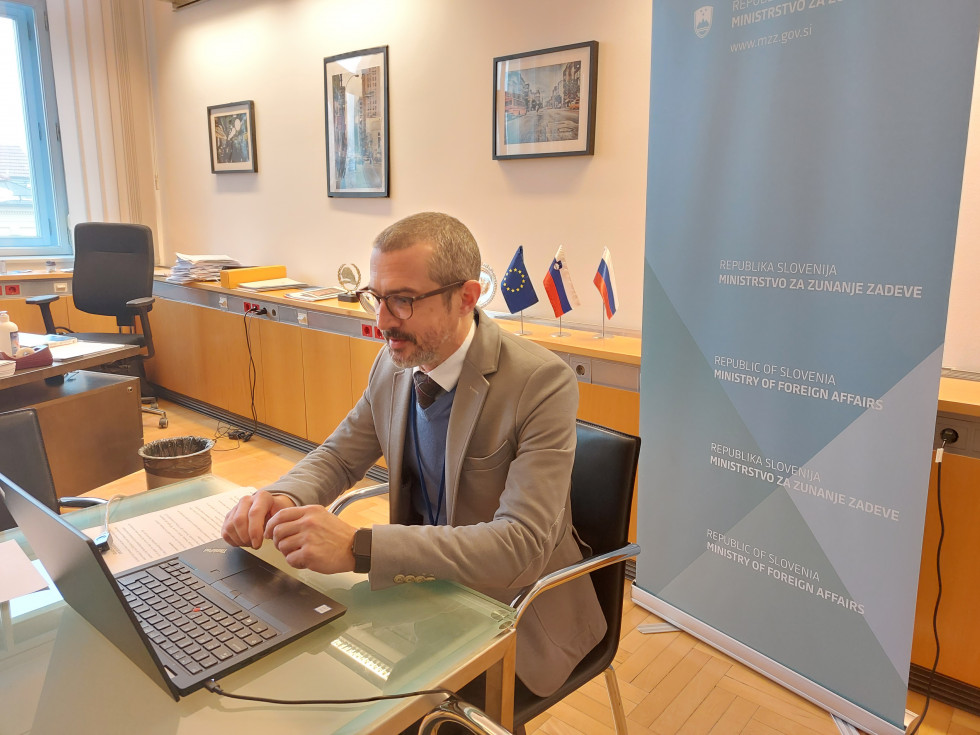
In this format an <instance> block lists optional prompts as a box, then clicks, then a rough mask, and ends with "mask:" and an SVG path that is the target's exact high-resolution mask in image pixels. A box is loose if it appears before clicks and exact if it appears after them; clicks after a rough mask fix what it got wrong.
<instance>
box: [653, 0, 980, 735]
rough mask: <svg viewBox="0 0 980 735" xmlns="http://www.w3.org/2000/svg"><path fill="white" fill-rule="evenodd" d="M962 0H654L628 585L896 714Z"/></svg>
mask: <svg viewBox="0 0 980 735" xmlns="http://www.w3.org/2000/svg"><path fill="white" fill-rule="evenodd" d="M978 25H980V3H978V2H977V0H942V1H930V2H924V1H923V0H836V1H835V0H791V1H790V0H787V1H783V0H728V1H727V2H719V3H715V4H713V5H706V4H705V3H704V0H657V1H656V2H655V3H654V9H653V40H652V67H651V102H650V106H651V112H650V144H649V168H648V171H649V173H648V188H647V232H646V256H645V280H644V297H643V352H642V370H641V414H640V427H641V433H642V435H643V454H642V456H641V460H640V490H639V492H640V498H639V511H638V513H639V517H638V529H639V530H638V535H639V542H640V545H641V546H642V547H643V554H642V555H641V556H640V558H639V559H638V563H637V580H636V586H635V587H634V592H633V596H634V599H636V600H637V601H638V602H639V603H640V604H642V605H644V606H646V607H648V608H650V609H652V610H653V611H654V612H657V613H658V614H660V615H662V616H664V617H665V618H667V619H669V620H671V621H673V622H675V623H677V624H679V625H680V626H681V627H682V628H685V629H687V630H689V631H691V632H693V633H694V634H695V635H697V636H699V637H701V638H703V639H705V640H707V641H708V642H710V643H712V644H713V645H715V646H717V647H719V648H721V649H723V650H725V651H727V652H729V653H731V654H732V655H734V656H735V657H737V658H739V659H740V660H743V661H746V662H747V663H749V664H750V665H752V666H753V667H755V668H757V669H758V670H760V671H762V672H763V673H765V674H767V675H769V676H771V677H772V678H774V679H776V680H778V681H781V682H782V683H784V684H786V685H787V686H789V687H791V688H793V689H795V690H796V691H798V692H800V693H801V694H803V695H804V696H807V697H809V698H810V699H812V700H813V701H815V702H817V703H818V704H821V705H823V706H825V707H826V708H827V709H829V710H831V711H833V712H835V713H837V714H839V715H841V716H842V717H843V718H845V719H847V720H850V721H851V722H853V723H854V724H856V725H857V726H859V727H861V728H862V729H865V730H867V731H869V732H874V733H899V732H902V731H903V720H904V713H905V700H906V694H907V685H908V673H909V659H910V652H911V642H912V624H913V617H914V613H915V595H916V585H917V581H918V573H919V555H920V551H921V546H922V530H923V522H924V518H925V506H926V496H927V487H928V479H929V464H930V461H931V449H932V437H933V429H934V425H935V416H936V407H937V397H938V391H939V377H940V370H941V359H942V351H943V339H944V330H945V323H946V309H947V303H948V296H949V284H950V275H951V270H952V263H953V246H954V241H955V235H956V223H957V215H958V211H959V204H960V186H961V181H962V175H963V164H964V155H965V150H966V137H967V127H968V123H969V115H970V101H971V93H972V87H973V77H974V70H975V66H976V60H977V35H978Z"/></svg>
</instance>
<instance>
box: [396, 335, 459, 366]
mask: <svg viewBox="0 0 980 735" xmlns="http://www.w3.org/2000/svg"><path fill="white" fill-rule="evenodd" d="M381 334H382V335H383V336H384V338H385V340H390V339H398V340H403V341H405V342H408V343H410V344H412V345H413V346H414V349H412V350H409V351H408V352H407V353H401V354H399V353H396V352H395V351H394V350H393V349H392V348H391V345H390V344H388V345H387V347H388V355H389V357H391V361H392V362H393V363H395V365H396V366H397V367H400V368H412V367H418V366H421V365H425V364H430V363H432V362H434V361H435V360H436V359H437V358H438V348H439V347H441V346H442V345H443V344H444V343H445V342H446V340H448V339H449V337H450V332H449V331H448V330H444V331H441V332H435V333H431V334H426V335H422V337H421V339H420V338H419V336H418V335H414V334H411V333H409V332H403V331H402V330H401V329H385V330H383V331H382V332H381Z"/></svg>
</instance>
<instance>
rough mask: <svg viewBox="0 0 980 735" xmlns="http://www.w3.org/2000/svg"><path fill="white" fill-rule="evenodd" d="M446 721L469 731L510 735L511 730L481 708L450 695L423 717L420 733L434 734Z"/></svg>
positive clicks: (486, 734) (422, 734) (489, 734)
mask: <svg viewBox="0 0 980 735" xmlns="http://www.w3.org/2000/svg"><path fill="white" fill-rule="evenodd" d="M445 722H455V723H456V724H457V725H459V726H460V727H462V728H463V729H465V730H468V731H469V732H475V733H483V735H510V730H507V729H505V728H504V727H503V726H502V725H498V724H497V723H496V722H494V721H493V720H491V719H490V718H489V717H488V716H487V714H486V713H485V712H483V711H482V710H481V709H479V708H477V707H474V706H473V705H472V704H468V703H467V702H464V701H463V700H461V699H456V698H455V697H450V698H449V699H447V700H446V701H445V702H443V703H442V704H440V705H439V706H438V707H436V708H435V709H434V710H432V712H430V713H429V714H427V715H426V716H425V717H423V718H422V724H421V725H419V735H433V734H434V733H437V732H438V731H439V728H440V727H441V726H442V724H443V723H445Z"/></svg>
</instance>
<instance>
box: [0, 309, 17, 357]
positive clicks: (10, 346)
mask: <svg viewBox="0 0 980 735" xmlns="http://www.w3.org/2000/svg"><path fill="white" fill-rule="evenodd" d="M19 347H20V337H19V335H18V334H17V325H16V324H14V323H13V322H12V321H10V315H9V314H7V312H5V311H0V352H6V353H7V354H8V355H10V356H11V357H13V356H14V355H15V354H16V353H17V349H18V348H19Z"/></svg>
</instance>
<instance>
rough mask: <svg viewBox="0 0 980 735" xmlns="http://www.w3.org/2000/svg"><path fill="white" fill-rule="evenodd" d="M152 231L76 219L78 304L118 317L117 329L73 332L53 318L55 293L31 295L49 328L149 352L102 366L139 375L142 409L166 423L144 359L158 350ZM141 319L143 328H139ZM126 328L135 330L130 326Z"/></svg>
mask: <svg viewBox="0 0 980 735" xmlns="http://www.w3.org/2000/svg"><path fill="white" fill-rule="evenodd" d="M153 261H154V254H153V233H152V232H151V231H150V228H149V227H145V226H144V225H134V224H126V223H117V222H80V223H79V224H77V225H75V266H74V269H73V271H72V298H73V299H74V302H75V307H76V308H77V309H79V310H80V311H84V312H86V313H88V314H98V315H101V316H111V317H115V319H116V327H117V332H85V333H79V332H72V331H71V330H70V329H68V328H66V327H59V326H57V325H56V324H55V323H54V318H53V317H52V315H51V304H52V303H53V302H55V301H57V300H58V299H59V298H60V297H59V296H58V295H56V294H50V295H45V296H34V297H32V298H29V299H27V303H28V304H35V305H37V306H38V307H39V308H40V309H41V318H42V319H43V320H44V329H45V331H47V333H48V334H59V333H60V334H68V333H72V334H74V335H75V336H76V337H77V338H78V339H79V340H84V341H89V342H105V343H108V344H121V345H134V346H137V347H143V348H145V349H146V352H145V353H144V354H140V355H137V356H136V357H132V358H127V359H125V360H120V361H118V362H114V363H110V364H108V365H106V366H102V367H100V368H99V370H101V371H102V372H110V373H116V374H123V375H132V376H134V377H138V378H139V379H140V396H141V397H142V401H143V403H145V404H148V405H145V406H143V411H145V412H147V413H152V414H155V415H157V416H158V417H159V424H160V427H161V428H166V426H167V423H168V421H167V413H166V411H164V410H162V409H160V408H158V407H157V403H156V398H155V397H154V396H153V391H152V390H151V388H150V383H149V381H148V380H147V379H146V369H145V368H144V365H143V363H144V362H145V361H146V360H149V359H150V358H151V357H153V355H154V351H153V333H152V332H151V331H150V318H149V313H150V310H151V309H152V308H153V301H154V299H153ZM137 320H138V322H139V331H137V329H136V326H137ZM123 330H130V331H128V332H125V331H123Z"/></svg>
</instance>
